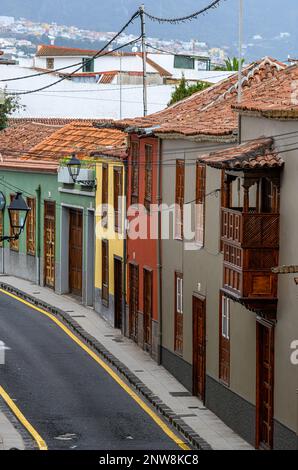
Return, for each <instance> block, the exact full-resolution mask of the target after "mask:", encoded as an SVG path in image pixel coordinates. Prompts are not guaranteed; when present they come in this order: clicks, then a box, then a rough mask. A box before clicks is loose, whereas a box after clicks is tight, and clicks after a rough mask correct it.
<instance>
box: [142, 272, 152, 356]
mask: <svg viewBox="0 0 298 470" xmlns="http://www.w3.org/2000/svg"><path fill="white" fill-rule="evenodd" d="M152 277H153V273H152V271H149V270H148V269H144V348H145V349H146V350H147V351H149V352H151V349H152V294H153V292H152Z"/></svg>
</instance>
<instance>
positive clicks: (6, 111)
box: [0, 92, 24, 131]
mask: <svg viewBox="0 0 298 470" xmlns="http://www.w3.org/2000/svg"><path fill="white" fill-rule="evenodd" d="M23 108H24V106H23V105H21V104H20V102H19V97H18V96H9V95H7V94H6V93H5V92H4V93H3V95H1V94H0V131H2V130H3V129H5V128H6V127H7V124H8V118H9V116H11V114H13V113H14V112H15V111H18V110H19V109H23Z"/></svg>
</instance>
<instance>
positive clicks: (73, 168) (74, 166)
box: [67, 153, 82, 183]
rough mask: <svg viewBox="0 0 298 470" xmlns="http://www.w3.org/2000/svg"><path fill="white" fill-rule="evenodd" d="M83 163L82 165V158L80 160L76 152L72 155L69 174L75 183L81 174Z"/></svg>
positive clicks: (68, 166)
mask: <svg viewBox="0 0 298 470" xmlns="http://www.w3.org/2000/svg"><path fill="white" fill-rule="evenodd" d="M81 165H82V163H81V160H79V159H78V158H77V157H76V154H75V153H73V154H72V156H71V159H70V160H69V162H68V163H67V168H68V171H69V174H70V176H71V178H72V181H73V182H74V183H76V181H77V179H78V176H79V174H80V170H81Z"/></svg>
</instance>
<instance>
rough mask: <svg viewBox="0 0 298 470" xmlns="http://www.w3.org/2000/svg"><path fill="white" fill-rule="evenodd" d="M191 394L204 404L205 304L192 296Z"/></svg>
mask: <svg viewBox="0 0 298 470" xmlns="http://www.w3.org/2000/svg"><path fill="white" fill-rule="evenodd" d="M192 314H193V393H194V395H195V396H198V397H199V398H200V400H202V402H203V403H204V402H205V384H206V302H205V300H203V299H199V298H198V297H195V296H193V301H192Z"/></svg>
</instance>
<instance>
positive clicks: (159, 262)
mask: <svg viewBox="0 0 298 470" xmlns="http://www.w3.org/2000/svg"><path fill="white" fill-rule="evenodd" d="M161 203H162V140H161V139H160V138H158V165H157V204H158V206H160V204H161ZM161 224H162V214H161V210H159V211H158V240H157V245H158V246H157V267H158V283H157V284H158V287H157V289H158V302H159V303H158V328H159V331H158V357H157V363H158V365H161V363H162V241H161Z"/></svg>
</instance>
